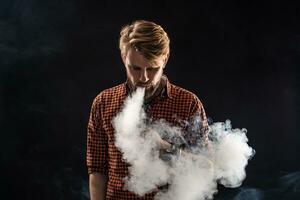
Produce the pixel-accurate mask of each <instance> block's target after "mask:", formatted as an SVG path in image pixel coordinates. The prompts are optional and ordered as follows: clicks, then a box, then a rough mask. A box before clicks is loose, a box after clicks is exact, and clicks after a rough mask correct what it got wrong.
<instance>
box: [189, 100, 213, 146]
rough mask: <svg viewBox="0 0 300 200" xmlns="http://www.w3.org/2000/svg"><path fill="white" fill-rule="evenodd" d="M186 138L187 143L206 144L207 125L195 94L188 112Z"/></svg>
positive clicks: (201, 106)
mask: <svg viewBox="0 0 300 200" xmlns="http://www.w3.org/2000/svg"><path fill="white" fill-rule="evenodd" d="M189 113H190V114H189V121H188V130H187V132H188V134H187V136H188V138H187V141H188V143H189V145H192V146H193V145H197V146H199V145H200V146H207V144H208V132H209V125H208V121H207V117H206V113H205V110H204V107H203V105H202V103H201V101H200V100H199V98H198V97H197V96H195V97H194V99H193V101H192V103H191V106H190V112H189Z"/></svg>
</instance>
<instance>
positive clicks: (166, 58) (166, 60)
mask: <svg viewBox="0 0 300 200" xmlns="http://www.w3.org/2000/svg"><path fill="white" fill-rule="evenodd" d="M169 57H170V53H168V54H167V55H166V57H165V59H164V67H163V68H165V67H166V65H167V62H168V60H169Z"/></svg>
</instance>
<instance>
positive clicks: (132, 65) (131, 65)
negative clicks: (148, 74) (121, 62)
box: [128, 64, 159, 69]
mask: <svg viewBox="0 0 300 200" xmlns="http://www.w3.org/2000/svg"><path fill="white" fill-rule="evenodd" d="M128 65H129V66H130V67H136V68H142V67H140V66H138V65H134V64H128ZM147 68H154V69H156V68H159V66H149V67H147Z"/></svg>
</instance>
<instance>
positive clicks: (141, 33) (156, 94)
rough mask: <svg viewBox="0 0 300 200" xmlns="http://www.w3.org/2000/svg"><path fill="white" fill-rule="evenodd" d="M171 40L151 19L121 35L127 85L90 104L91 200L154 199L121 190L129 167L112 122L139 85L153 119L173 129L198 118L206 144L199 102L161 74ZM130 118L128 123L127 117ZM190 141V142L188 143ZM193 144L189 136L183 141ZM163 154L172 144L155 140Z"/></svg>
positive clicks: (204, 125) (111, 90) (137, 24)
mask: <svg viewBox="0 0 300 200" xmlns="http://www.w3.org/2000/svg"><path fill="white" fill-rule="evenodd" d="M169 43H170V41H169V38H168V35H167V33H166V32H165V31H164V30H163V28H162V27H161V26H159V25H157V24H155V23H153V22H149V21H142V20H139V21H135V22H133V23H132V24H130V25H127V26H125V27H123V28H122V30H121V33H120V43H119V47H120V51H121V57H122V60H123V63H124V66H125V68H126V72H127V81H126V82H125V83H123V84H120V85H117V86H115V87H112V88H109V89H106V90H104V91H102V92H101V93H100V94H99V95H98V96H97V97H96V98H95V99H94V101H93V104H92V108H91V113H90V119H89V123H88V137H87V167H88V173H89V184H90V196H91V199H92V200H102V199H106V200H122V199H124V200H125V199H145V200H147V199H149V200H150V199H154V196H155V194H156V192H152V193H149V194H146V195H145V196H143V197H138V196H137V195H135V194H134V193H132V192H129V191H127V190H125V189H124V181H123V179H124V178H125V177H126V176H127V175H128V166H129V165H128V164H127V163H126V162H124V160H123V159H122V154H121V152H120V151H119V150H118V149H117V148H116V146H115V144H114V141H115V137H114V134H115V132H114V128H113V126H112V123H111V121H112V119H113V118H114V117H115V116H116V114H117V113H118V112H120V111H121V109H122V106H123V103H124V100H125V99H126V97H127V96H128V95H129V94H130V93H131V92H132V91H134V90H135V89H136V88H137V87H144V88H145V96H144V104H145V108H146V110H145V111H146V113H147V115H148V116H149V117H151V119H154V120H155V119H165V120H166V121H167V122H169V123H172V124H174V125H180V123H178V121H190V120H192V119H193V118H194V117H195V116H198V117H200V119H201V120H200V122H201V125H200V129H198V130H197V131H198V135H199V138H201V140H202V141H204V143H205V142H206V141H207V130H208V124H207V120H206V116H205V111H204V108H203V106H202V103H201V102H200V100H199V99H198V98H197V96H196V95H194V94H193V93H191V92H189V91H187V90H185V89H183V88H180V87H178V86H175V85H173V84H171V83H170V82H169V80H168V79H167V77H166V76H165V75H164V74H163V71H164V68H165V66H166V64H167V61H168V58H169V52H170V48H169ZM128 120H130V119H128ZM189 139H190V140H189ZM187 140H189V142H190V143H193V138H187ZM158 142H159V143H160V147H161V149H162V150H168V149H170V148H171V147H172V145H171V144H170V143H169V142H168V141H164V140H162V139H160V140H159V141H158Z"/></svg>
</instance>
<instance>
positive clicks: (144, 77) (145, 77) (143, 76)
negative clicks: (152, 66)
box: [140, 70, 149, 83]
mask: <svg viewBox="0 0 300 200" xmlns="http://www.w3.org/2000/svg"><path fill="white" fill-rule="evenodd" d="M148 81H149V76H148V73H147V71H146V70H142V72H141V74H140V82H142V83H146V82H148Z"/></svg>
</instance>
